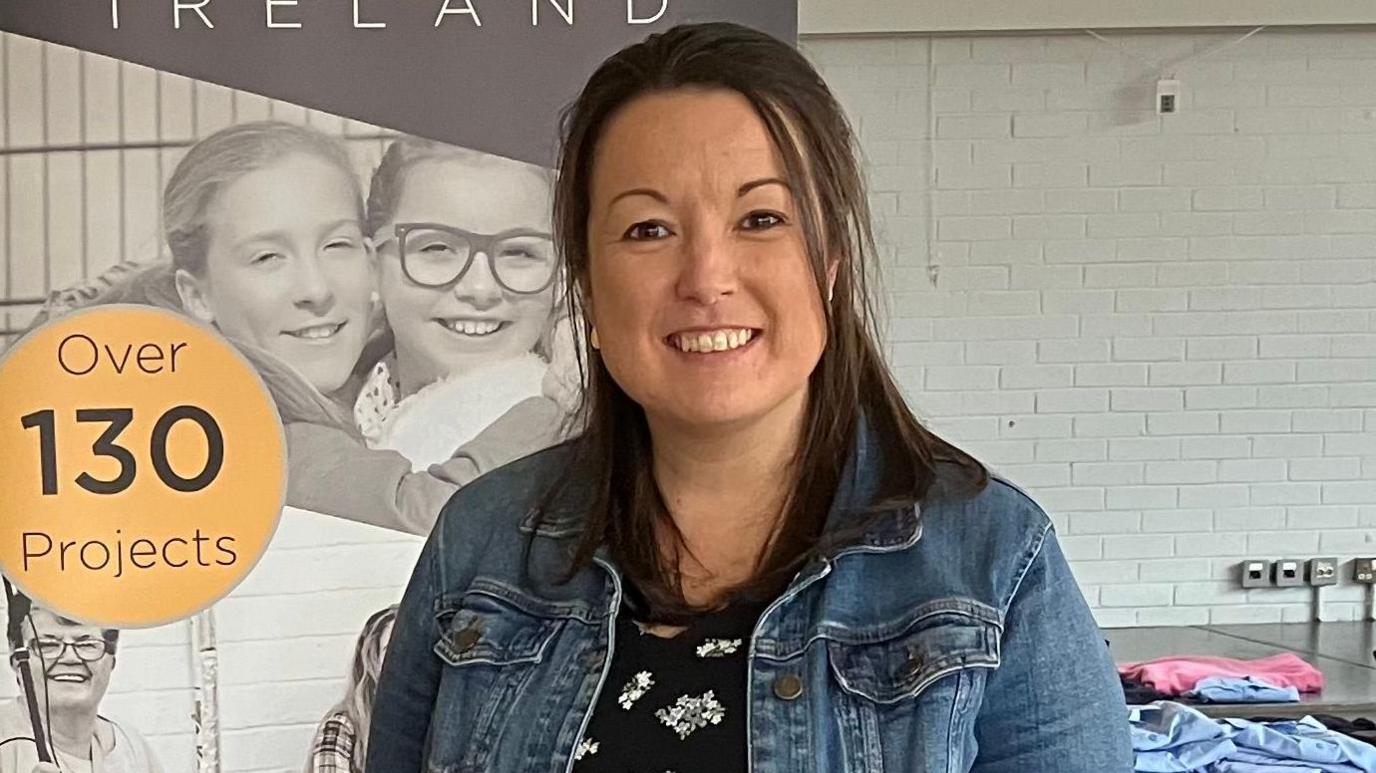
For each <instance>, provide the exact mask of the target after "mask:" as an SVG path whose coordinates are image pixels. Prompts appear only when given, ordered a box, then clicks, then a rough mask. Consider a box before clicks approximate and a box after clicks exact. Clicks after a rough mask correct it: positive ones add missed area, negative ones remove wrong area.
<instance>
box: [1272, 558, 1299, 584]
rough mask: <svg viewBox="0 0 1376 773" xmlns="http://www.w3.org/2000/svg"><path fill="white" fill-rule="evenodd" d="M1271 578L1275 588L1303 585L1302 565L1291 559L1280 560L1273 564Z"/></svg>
mask: <svg viewBox="0 0 1376 773" xmlns="http://www.w3.org/2000/svg"><path fill="white" fill-rule="evenodd" d="M1272 576H1273V577H1274V579H1275V583H1276V587H1277V588H1294V587H1297V586H1301V585H1304V563H1303V562H1301V561H1298V560H1296V559H1293V558H1282V559H1280V560H1279V561H1277V562H1276V563H1275V569H1274V572H1273V575H1272Z"/></svg>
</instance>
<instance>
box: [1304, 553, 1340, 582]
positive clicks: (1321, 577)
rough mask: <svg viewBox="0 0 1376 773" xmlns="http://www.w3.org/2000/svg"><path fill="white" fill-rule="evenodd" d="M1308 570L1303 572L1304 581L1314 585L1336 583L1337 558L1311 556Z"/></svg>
mask: <svg viewBox="0 0 1376 773" xmlns="http://www.w3.org/2000/svg"><path fill="white" fill-rule="evenodd" d="M1306 568H1307V569H1308V571H1307V572H1306V574H1305V578H1304V579H1305V581H1306V582H1308V583H1309V584H1310V585H1313V586H1314V587H1319V586H1322V585H1337V584H1338V559H1336V558H1311V559H1309V565H1308V567H1306Z"/></svg>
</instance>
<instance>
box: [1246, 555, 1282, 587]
mask: <svg viewBox="0 0 1376 773" xmlns="http://www.w3.org/2000/svg"><path fill="white" fill-rule="evenodd" d="M1240 569H1241V571H1242V587H1244V588H1269V587H1271V586H1272V585H1274V584H1275V580H1274V579H1273V578H1272V577H1271V562H1270V561H1266V560H1263V559H1248V560H1246V561H1243V562H1242V564H1241V565H1240Z"/></svg>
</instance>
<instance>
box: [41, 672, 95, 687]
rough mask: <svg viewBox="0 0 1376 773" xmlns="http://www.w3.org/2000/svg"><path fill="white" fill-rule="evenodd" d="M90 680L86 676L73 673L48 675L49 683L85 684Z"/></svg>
mask: <svg viewBox="0 0 1376 773" xmlns="http://www.w3.org/2000/svg"><path fill="white" fill-rule="evenodd" d="M90 679H91V678H90V677H89V676H87V675H86V674H81V673H76V672H73V671H63V672H61V673H56V674H54V673H49V674H48V681H49V682H63V683H66V684H85V683H86V682H88V681H90Z"/></svg>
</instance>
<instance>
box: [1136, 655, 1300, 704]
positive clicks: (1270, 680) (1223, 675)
mask: <svg viewBox="0 0 1376 773" xmlns="http://www.w3.org/2000/svg"><path fill="white" fill-rule="evenodd" d="M1118 673H1119V675H1120V676H1121V677H1122V680H1123V691H1124V694H1125V695H1126V696H1127V700H1128V703H1129V704H1134V703H1146V702H1149V701H1150V700H1156V699H1160V698H1182V699H1188V700H1191V702H1200V703H1296V702H1298V701H1299V699H1300V695H1299V694H1300V693H1302V692H1318V691H1320V690H1322V689H1323V674H1322V673H1320V672H1319V670H1318V669H1317V668H1314V667H1313V666H1312V665H1310V664H1309V663H1306V662H1305V661H1304V660H1303V659H1301V658H1300V657H1299V656H1297V655H1294V654H1293V653H1289V652H1286V653H1282V654H1280V655H1273V656H1271V657H1268V658H1259V659H1257V660H1234V659H1232V658H1215V657H1169V658H1158V659H1156V660H1148V661H1143V662H1141V663H1128V664H1125V665H1121V666H1119V667H1118Z"/></svg>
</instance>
